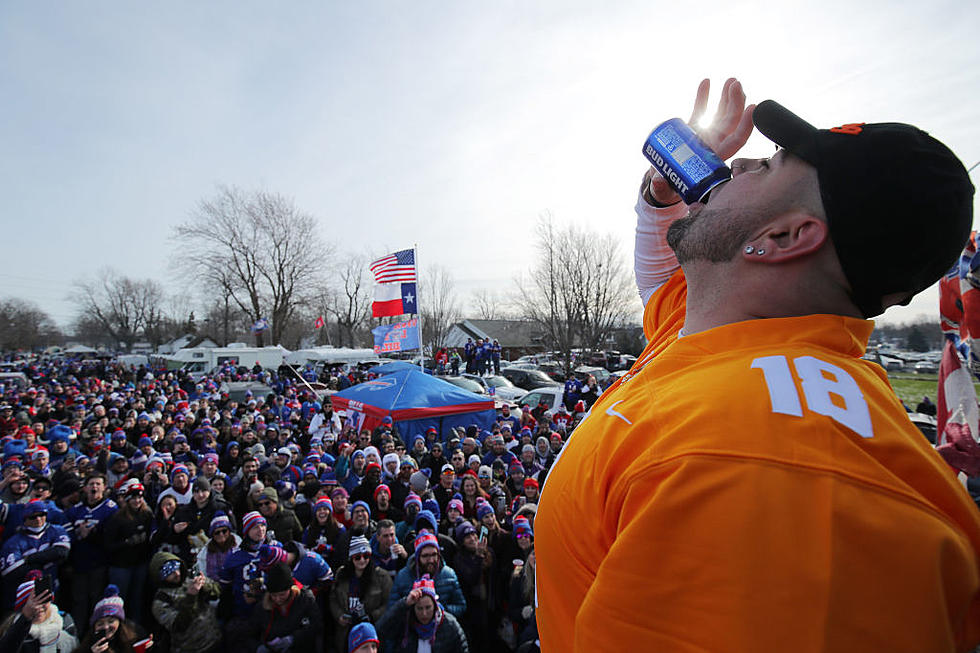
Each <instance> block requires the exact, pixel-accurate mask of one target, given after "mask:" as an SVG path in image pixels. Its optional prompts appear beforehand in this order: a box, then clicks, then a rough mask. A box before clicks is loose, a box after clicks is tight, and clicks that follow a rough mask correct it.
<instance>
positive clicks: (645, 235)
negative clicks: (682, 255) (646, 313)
mask: <svg viewBox="0 0 980 653" xmlns="http://www.w3.org/2000/svg"><path fill="white" fill-rule="evenodd" d="M646 185H647V181H646V178H645V177H644V180H643V184H642V185H641V186H640V195H639V197H638V198H637V201H636V243H635V249H634V252H633V273H634V274H635V275H636V289H637V290H638V291H639V293H640V299H641V300H642V301H643V305H644V306H646V305H647V302H648V301H650V297H652V296H653V293H654V292H656V290H657V288H659V287H660V286H662V285H664V284H665V283H667V280H668V279H670V277H671V275H673V274H674V272H676V271H677V269H678V268H679V267H680V265H679V264H678V263H677V258H676V257H675V256H674V251H673V250H672V249H671V248H670V246H669V245H667V228H668V227H670V225H671V224H673V222H674V220H676V219H677V218H680V217H683V216H684V215H685V214H686V213H687V205H685V204H684V203H683V202H678V203H677V204H672V205H671V206H668V207H665V208H659V209H658V208H654V207H653V206H651V205H650V203H649V202H648V201H647V200H646V199H645V198H644V192H643V191H644V189H645V187H646Z"/></svg>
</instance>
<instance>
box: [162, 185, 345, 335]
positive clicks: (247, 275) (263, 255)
mask: <svg viewBox="0 0 980 653" xmlns="http://www.w3.org/2000/svg"><path fill="white" fill-rule="evenodd" d="M172 239H173V241H174V243H175V254H176V256H175V261H176V262H177V263H178V266H179V269H180V270H181V272H182V273H184V274H185V275H187V276H188V278H190V279H194V280H196V281H199V282H200V283H202V284H208V285H211V286H213V287H215V288H220V289H221V291H222V292H224V293H225V295H226V297H228V298H229V299H230V302H231V303H234V304H235V305H236V306H237V307H238V308H240V309H241V310H242V312H244V313H245V314H246V315H247V316H248V317H249V319H250V320H252V321H253V322H254V321H257V320H259V319H262V318H266V319H268V320H269V322H270V327H271V329H270V331H271V336H272V338H271V339H272V342H279V341H280V340H281V338H282V334H283V330H284V329H285V327H286V325H287V323H288V322H289V321H290V319H291V318H292V317H293V315H294V313H295V312H296V310H297V308H298V307H299V306H301V305H303V304H304V303H306V302H308V301H309V299H310V298H311V297H313V296H314V295H315V294H316V292H317V291H318V290H319V289H320V288H319V287H320V285H321V282H322V274H323V271H324V269H325V261H326V260H327V259H328V258H329V257H330V253H331V251H330V249H329V248H328V247H327V245H325V244H324V243H323V241H322V240H321V238H320V236H319V235H318V234H317V229H316V220H315V219H314V218H313V216H311V215H309V214H307V213H303V212H302V211H300V210H299V209H298V208H296V206H295V205H294V204H293V202H292V200H290V199H288V198H285V197H283V196H282V195H279V194H276V193H267V192H263V191H255V192H250V193H246V192H244V191H242V190H239V189H237V188H232V187H220V188H219V189H218V193H217V195H216V196H215V197H213V198H211V199H206V200H202V201H201V202H200V204H199V205H198V207H197V209H196V211H195V212H194V213H193V214H192V215H191V216H190V218H189V220H188V221H187V222H184V223H183V224H180V225H177V227H175V228H174V232H173V238H172ZM257 340H258V344H259V346H261V345H262V341H263V338H262V334H259V337H258V339H257Z"/></svg>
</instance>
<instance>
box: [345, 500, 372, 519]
mask: <svg viewBox="0 0 980 653" xmlns="http://www.w3.org/2000/svg"><path fill="white" fill-rule="evenodd" d="M357 508H364V509H365V510H367V514H368V519H370V518H371V506H369V505H368V504H367V502H366V501H355V502H354V503H352V504H351V506H350V514H351V515H353V514H354V511H355V510H356V509H357Z"/></svg>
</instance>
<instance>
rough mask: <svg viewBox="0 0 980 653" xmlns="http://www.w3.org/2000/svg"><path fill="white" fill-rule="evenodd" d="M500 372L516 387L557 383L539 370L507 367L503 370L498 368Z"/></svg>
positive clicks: (528, 387) (538, 386) (544, 385)
mask: <svg viewBox="0 0 980 653" xmlns="http://www.w3.org/2000/svg"><path fill="white" fill-rule="evenodd" d="M500 374H501V375H502V376H505V377H507V379H508V380H509V381H510V382H511V383H513V384H514V385H516V386H517V387H518V388H524V389H525V390H534V389H535V388H542V387H546V386H552V385H558V383H556V382H555V380H554V379H552V378H551V377H549V376H548V375H547V374H545V373H544V372H542V371H541V370H522V369H518V368H516V367H508V368H507V369H505V370H500Z"/></svg>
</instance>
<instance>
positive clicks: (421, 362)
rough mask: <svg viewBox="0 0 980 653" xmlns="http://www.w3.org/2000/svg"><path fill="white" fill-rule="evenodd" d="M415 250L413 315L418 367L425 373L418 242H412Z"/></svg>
mask: <svg viewBox="0 0 980 653" xmlns="http://www.w3.org/2000/svg"><path fill="white" fill-rule="evenodd" d="M412 249H414V250H415V311H416V313H415V317H416V319H417V320H418V323H419V369H421V370H422V373H423V374H425V338H423V337H422V307H421V306H419V288H421V287H422V272H421V268H420V267H419V244H418V243H414V244H413V245H412Z"/></svg>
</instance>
